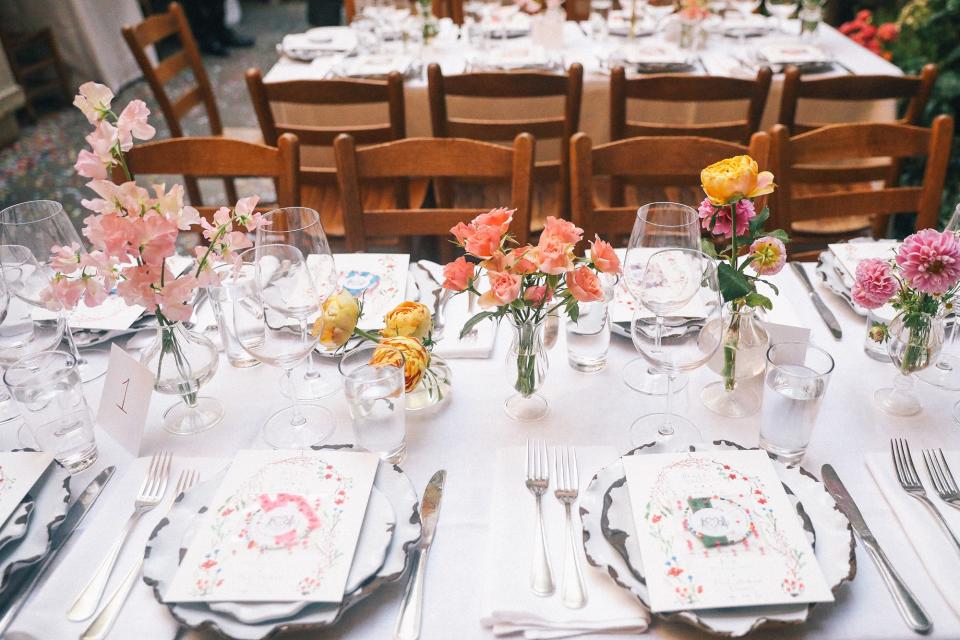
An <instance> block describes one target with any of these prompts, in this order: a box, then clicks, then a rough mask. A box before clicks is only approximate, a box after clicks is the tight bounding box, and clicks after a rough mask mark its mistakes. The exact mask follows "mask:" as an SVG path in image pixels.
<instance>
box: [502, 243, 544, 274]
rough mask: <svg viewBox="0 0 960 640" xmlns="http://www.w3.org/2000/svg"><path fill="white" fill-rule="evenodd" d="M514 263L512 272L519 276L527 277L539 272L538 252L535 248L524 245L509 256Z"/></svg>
mask: <svg viewBox="0 0 960 640" xmlns="http://www.w3.org/2000/svg"><path fill="white" fill-rule="evenodd" d="M508 258H510V260H511V261H512V266H511V267H510V270H511V271H512V272H513V273H516V274H519V275H527V274H530V273H534V272H535V271H536V270H537V250H536V248H535V247H532V246H530V245H529V244H528V245H524V246H522V247H517V248H516V249H514V250H513V251H511V252H510V253H509V254H508Z"/></svg>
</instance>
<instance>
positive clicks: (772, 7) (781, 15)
mask: <svg viewBox="0 0 960 640" xmlns="http://www.w3.org/2000/svg"><path fill="white" fill-rule="evenodd" d="M766 3H767V11H769V12H770V15H772V16H773V17H774V18H776V19H777V29H778V30H779V31H780V32H782V33H786V29H785V28H784V23H785V22H786V20H787V18H789V17H790V16H792V15H793V14H794V12H796V10H797V0H766Z"/></svg>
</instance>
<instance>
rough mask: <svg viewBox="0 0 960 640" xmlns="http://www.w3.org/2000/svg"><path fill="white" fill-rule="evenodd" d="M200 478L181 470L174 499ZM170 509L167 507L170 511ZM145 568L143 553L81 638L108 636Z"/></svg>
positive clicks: (94, 639) (84, 639) (81, 639)
mask: <svg viewBox="0 0 960 640" xmlns="http://www.w3.org/2000/svg"><path fill="white" fill-rule="evenodd" d="M198 480H200V474H199V473H197V472H196V471H194V470H193V469H184V470H183V471H181V472H180V479H179V480H177V489H176V493H174V501H176V499H177V498H178V497H179V496H180V494H182V493H186V492H187V491H189V490H190V489H191V488H193V485H195V484H197V481H198ZM173 505H174V503H173V502H171V503H170V508H171V509H172V508H173ZM169 511H170V509H167V512H168V513H169ZM142 568H143V554H140V559H139V560H138V561H137V563H136V564H134V565H133V566H132V567H130V572H129V573H127V576H126V577H125V578H124V579H123V582H121V583H120V584H119V585H117V588H116V590H115V591H114V592H113V593H112V594H110V598H109V599H107V604H105V605H103V609H101V610H100V613H99V614H97V617H96V618H94V619H93V622H91V623H90V626H89V627H87V630H86V631H84V632H83V635H81V636H80V640H103V639H104V638H106V637H107V634H108V633H110V629H112V628H113V624H114V623H115V622H116V621H117V618H119V617H120V611H122V610H123V605H124V604H125V603H126V601H127V596H129V595H130V590H131V589H133V585H134V584H135V583H136V582H137V578H138V577H139V576H140V570H141V569H142Z"/></svg>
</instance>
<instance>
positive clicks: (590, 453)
mask: <svg viewBox="0 0 960 640" xmlns="http://www.w3.org/2000/svg"><path fill="white" fill-rule="evenodd" d="M576 451H577V462H578V466H579V471H580V491H581V492H582V491H583V490H584V489H585V488H586V487H587V485H588V484H589V483H590V479H591V478H592V477H593V475H594V474H595V473H596V472H597V471H598V470H599V469H600V468H602V467H604V466H606V465H609V464H611V463H612V462H614V461H616V459H617V456H618V453H617V451H616V449H614V448H613V447H578V448H577V450H576ZM525 460H526V450H525V448H524V447H510V448H505V449H500V450H499V451H497V460H496V466H495V468H494V472H493V474H492V476H491V477H492V478H494V487H493V501H492V503H491V505H492V514H491V516H490V520H491V523H492V525H491V527H490V538H489V540H488V543H487V562H486V567H487V576H486V584H485V589H484V600H483V608H482V612H483V613H482V617H481V619H480V622H481V624H483V625H484V626H485V627H488V628H491V629H493V632H494V634H496V635H498V636H501V635H511V634H520V633H522V634H523V637H524V638H543V639H546V638H569V637H573V636H579V635H585V634H590V633H604V634H628V633H643V632H644V631H646V629H647V626H648V625H649V623H650V614H649V613H648V611H647V610H646V608H645V607H644V606H643V605H641V604H640V602H639V601H637V600H636V599H635V598H634V597H632V596H631V595H630V594H629V593H628V592H627V591H625V590H624V589H621V588H620V587H618V586H617V585H616V584H615V583H614V582H613V580H611V579H610V577H609V576H608V575H606V573H605V572H604V571H602V570H601V569H598V568H596V567H592V566H590V565H589V564H588V563H587V561H586V557H585V555H584V551H583V545H582V544H578V545H577V554H578V555H579V556H580V566H581V567H582V569H583V574H584V575H583V577H584V581H585V583H586V587H587V605H586V606H585V607H583V608H582V609H568V608H567V607H565V606H564V605H563V603H562V602H561V599H560V583H561V576H562V571H563V553H564V551H565V550H566V549H567V548H568V543H567V538H566V530H565V516H564V509H563V505H561V504H560V502H559V501H558V500H557V499H556V498H554V496H553V489H554V488H555V480H554V479H553V478H551V484H550V488H549V490H548V493H547V494H545V495H544V496H543V519H544V530H545V532H546V537H547V551H548V553H549V554H550V562H551V565H552V567H553V571H554V581H555V583H556V587H557V590H556V593H554V594H553V595H552V596H550V597H547V598H541V597H539V596H536V595H534V594H533V592H532V591H531V590H530V565H531V563H532V554H533V550H534V531H535V527H536V511H535V508H534V498H533V494H531V493H530V492H529V491H528V490H527V487H526V485H525V484H524V482H525V480H526V470H525V464H524V463H525ZM551 461H552V452H551ZM551 475H553V472H552V471H551ZM573 513H574V527H576V529H577V539H578V541H579V540H580V538H581V535H582V534H581V532H580V527H581V524H580V517H579V504H574V506H573Z"/></svg>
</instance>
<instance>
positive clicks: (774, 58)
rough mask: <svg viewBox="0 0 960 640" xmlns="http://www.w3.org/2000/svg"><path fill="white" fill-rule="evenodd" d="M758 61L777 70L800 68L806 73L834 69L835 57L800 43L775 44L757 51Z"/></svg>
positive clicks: (810, 45) (818, 48)
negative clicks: (789, 67) (790, 66)
mask: <svg viewBox="0 0 960 640" xmlns="http://www.w3.org/2000/svg"><path fill="white" fill-rule="evenodd" d="M756 54H757V61H758V62H760V63H761V64H767V65H769V66H770V67H771V68H773V69H775V70H779V69H783V68H785V67H787V66H788V65H792V66H795V67H799V68H800V70H801V71H804V72H806V73H815V72H818V71H829V70H831V69H833V63H834V60H833V57H832V56H831V55H830V54H828V53H827V52H826V51H824V50H823V49H821V48H820V47H817V46H814V45H812V44H804V43H798V42H775V43H771V44H768V45H766V46H763V47H759V48H758V49H757V51H756Z"/></svg>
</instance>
